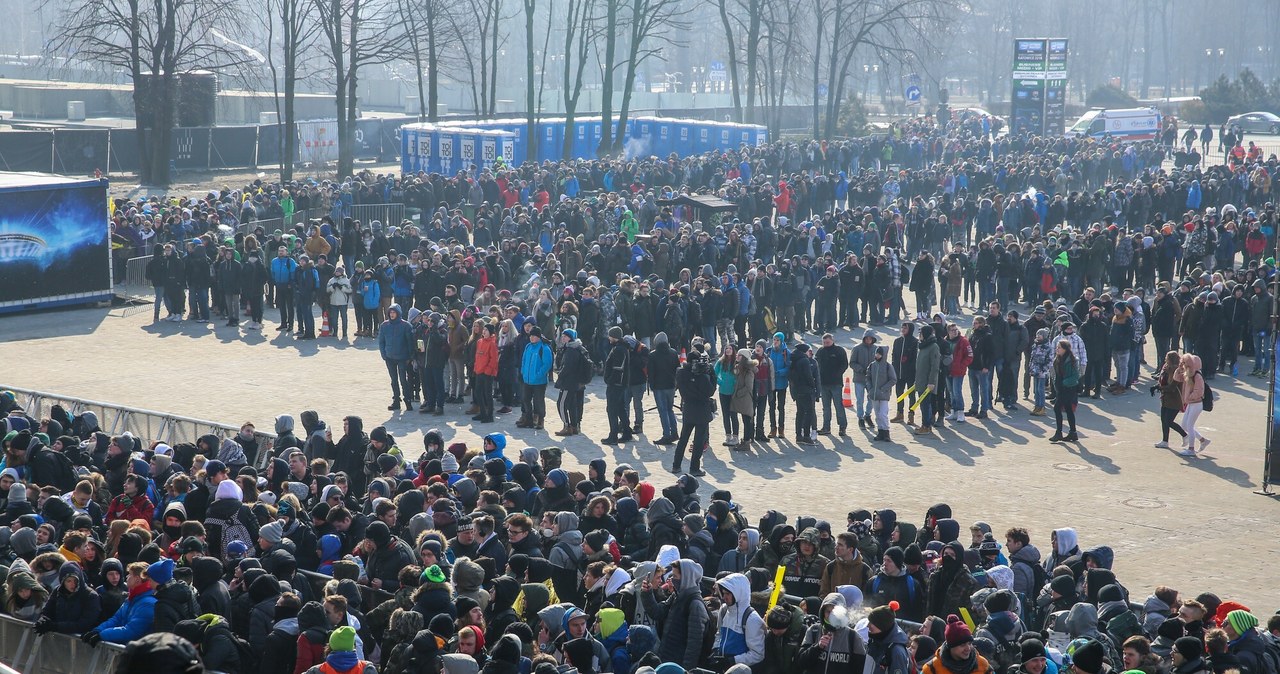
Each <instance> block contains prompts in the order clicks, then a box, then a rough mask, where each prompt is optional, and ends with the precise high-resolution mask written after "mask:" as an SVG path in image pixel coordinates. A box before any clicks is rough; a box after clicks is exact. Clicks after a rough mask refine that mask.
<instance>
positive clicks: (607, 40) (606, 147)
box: [596, 0, 624, 157]
mask: <svg viewBox="0 0 1280 674" xmlns="http://www.w3.org/2000/svg"><path fill="white" fill-rule="evenodd" d="M623 1H624V0H598V2H599V4H601V5H603V6H604V26H603V30H602V31H601V36H600V37H601V39H602V40H604V62H603V63H602V64H601V73H600V119H601V131H600V144H599V145H598V146H597V147H596V156H600V157H603V156H605V155H607V154H609V153H610V152H611V151H612V150H613V129H612V128H611V126H612V122H613V71H614V70H616V69H617V67H618V63H617V59H618V17H619V14H621V8H620V5H621V4H622V3H623ZM596 49H597V52H598V51H599V47H598V46H597V47H596ZM618 128H619V129H621V128H622V127H618Z"/></svg>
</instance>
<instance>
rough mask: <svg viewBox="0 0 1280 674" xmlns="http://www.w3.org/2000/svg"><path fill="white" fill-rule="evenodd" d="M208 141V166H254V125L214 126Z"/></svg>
mask: <svg viewBox="0 0 1280 674" xmlns="http://www.w3.org/2000/svg"><path fill="white" fill-rule="evenodd" d="M211 134H212V135H211V139H212V140H211V142H210V143H209V168H240V167H244V166H255V165H256V164H255V162H256V160H257V157H256V156H254V155H255V152H254V150H255V148H254V146H255V145H257V143H258V127H256V126H215V127H213V129H212V130H211Z"/></svg>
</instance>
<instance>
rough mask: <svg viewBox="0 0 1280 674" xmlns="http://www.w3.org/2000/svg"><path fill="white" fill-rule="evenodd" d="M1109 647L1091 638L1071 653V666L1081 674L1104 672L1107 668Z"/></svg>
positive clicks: (1099, 673) (1100, 673)
mask: <svg viewBox="0 0 1280 674" xmlns="http://www.w3.org/2000/svg"><path fill="white" fill-rule="evenodd" d="M1106 656H1107V647H1106V646H1104V645H1103V644H1102V642H1101V641H1098V640H1096V639H1090V640H1089V641H1087V642H1085V644H1084V645H1082V646H1080V647H1079V648H1077V649H1076V650H1075V652H1074V653H1072V654H1071V666H1072V667H1073V668H1074V670H1075V671H1076V672H1079V673H1080V674H1102V672H1103V670H1104V669H1105V668H1106V664H1105V662H1104V661H1105V659H1106Z"/></svg>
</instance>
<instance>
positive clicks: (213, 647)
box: [173, 309, 250, 672]
mask: <svg viewBox="0 0 1280 674" xmlns="http://www.w3.org/2000/svg"><path fill="white" fill-rule="evenodd" d="M233 311H234V309H233ZM173 632H174V634H177V635H178V636H180V637H182V638H183V639H186V640H187V641H190V642H191V643H192V644H194V645H195V647H196V651H197V652H199V653H200V659H201V660H202V661H203V662H204V666H205V667H206V668H207V669H208V670H209V671H213V672H243V671H245V668H247V667H249V666H250V663H242V662H241V661H240V651H239V649H238V648H236V642H235V637H234V635H232V634H231V629H230V628H229V627H228V626H227V621H226V619H224V618H223V617H222V616H218V615H213V614H211V613H210V614H205V615H202V616H199V617H198V618H193V619H191V620H183V621H182V622H180V623H178V624H177V625H175V626H174V628H173Z"/></svg>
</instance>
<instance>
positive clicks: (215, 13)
mask: <svg viewBox="0 0 1280 674" xmlns="http://www.w3.org/2000/svg"><path fill="white" fill-rule="evenodd" d="M49 7H50V8H51V9H53V10H55V11H56V15H57V17H58V18H57V19H56V21H55V23H54V25H53V28H52V31H51V32H52V35H53V37H52V39H51V41H50V45H49V47H50V51H52V52H54V53H62V54H66V55H68V56H69V57H70V58H73V59H75V60H76V61H80V62H85V63H91V64H96V65H99V66H105V67H114V68H119V69H122V70H125V71H127V72H128V73H129V77H130V81H132V82H133V109H134V114H135V116H136V117H137V119H138V120H139V128H138V133H137V137H138V156H139V158H140V169H139V177H140V179H141V182H142V183H143V184H145V185H157V186H167V185H168V184H169V182H170V180H171V176H170V172H169V145H170V142H171V140H172V136H173V127H174V125H175V124H176V122H177V119H176V117H177V101H178V99H179V96H180V91H179V80H178V76H179V75H180V74H181V73H183V72H186V71H187V70H190V69H192V68H200V69H203V70H214V71H225V70H228V69H231V68H233V67H235V66H237V65H241V64H244V63H246V62H247V61H246V55H245V54H244V52H243V51H242V49H241V48H239V47H238V46H236V45H232V44H229V43H227V42H224V41H217V40H215V37H214V34H213V32H212V31H210V30H209V29H210V27H211V26H223V25H229V26H234V25H238V24H239V22H240V15H239V12H238V10H237V3H236V2H234V0H151V2H142V1H141V0H72V1H71V2H67V3H65V4H62V3H58V4H53V3H50V4H49Z"/></svg>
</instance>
